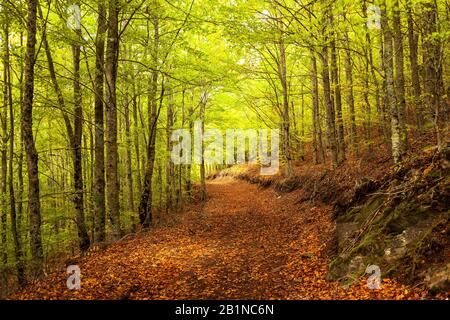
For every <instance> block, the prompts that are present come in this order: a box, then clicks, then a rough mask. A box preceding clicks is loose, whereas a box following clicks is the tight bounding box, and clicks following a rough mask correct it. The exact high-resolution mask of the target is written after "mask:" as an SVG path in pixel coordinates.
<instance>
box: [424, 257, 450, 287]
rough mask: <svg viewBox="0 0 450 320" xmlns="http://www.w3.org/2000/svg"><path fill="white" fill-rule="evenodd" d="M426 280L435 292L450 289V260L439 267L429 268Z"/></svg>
mask: <svg viewBox="0 0 450 320" xmlns="http://www.w3.org/2000/svg"><path fill="white" fill-rule="evenodd" d="M424 280H425V284H426V285H427V287H428V288H429V289H430V290H431V292H433V293H438V292H448V291H450V262H449V263H447V264H446V265H444V266H441V267H439V268H430V269H428V270H427V272H426V274H425V279H424Z"/></svg>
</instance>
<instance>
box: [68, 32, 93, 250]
mask: <svg viewBox="0 0 450 320" xmlns="http://www.w3.org/2000/svg"><path fill="white" fill-rule="evenodd" d="M75 33H76V36H77V39H76V40H75V41H76V42H75V43H74V44H72V52H73V69H74V81H73V96H74V121H73V123H74V130H73V141H72V148H73V184H74V189H75V194H74V198H73V202H74V205H75V217H76V222H77V227H78V240H79V246H80V250H81V252H85V251H86V250H87V249H89V246H90V240H89V235H88V232H87V229H86V224H85V221H84V185H83V162H82V155H81V141H82V138H83V105H82V95H81V85H80V53H81V48H80V41H81V39H82V37H81V29H79V30H75Z"/></svg>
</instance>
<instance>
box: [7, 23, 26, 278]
mask: <svg viewBox="0 0 450 320" xmlns="http://www.w3.org/2000/svg"><path fill="white" fill-rule="evenodd" d="M4 34H5V39H4V41H5V71H4V72H5V74H7V77H6V80H7V82H6V83H5V87H6V88H7V91H8V105H9V180H8V185H9V205H10V211H9V215H10V223H11V235H12V239H13V244H14V257H15V265H16V272H17V280H18V283H19V286H20V287H22V286H23V285H24V284H25V269H24V265H23V260H22V255H23V253H22V246H21V242H20V235H19V233H18V228H17V217H16V199H15V193H14V168H13V159H14V109H13V98H12V82H11V67H10V54H9V23H8V22H6V23H5V25H4Z"/></svg>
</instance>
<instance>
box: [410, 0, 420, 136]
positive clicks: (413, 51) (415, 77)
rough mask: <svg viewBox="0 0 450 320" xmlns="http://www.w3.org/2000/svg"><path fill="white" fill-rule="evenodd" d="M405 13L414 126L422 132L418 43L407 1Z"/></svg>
mask: <svg viewBox="0 0 450 320" xmlns="http://www.w3.org/2000/svg"><path fill="white" fill-rule="evenodd" d="M406 12H407V15H408V44H409V63H410V66H411V82H412V88H413V97H414V98H413V105H414V111H415V114H416V124H417V128H418V129H419V131H422V130H423V126H424V118H423V106H422V90H421V87H420V77H419V63H418V43H419V36H418V35H417V33H415V32H414V18H413V13H412V8H411V0H407V6H406Z"/></svg>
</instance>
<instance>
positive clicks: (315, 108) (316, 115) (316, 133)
mask: <svg viewBox="0 0 450 320" xmlns="http://www.w3.org/2000/svg"><path fill="white" fill-rule="evenodd" d="M310 56H311V97H312V125H313V157H314V163H315V164H318V163H322V162H323V161H324V158H323V145H322V134H321V130H320V112H319V82H318V80H317V60H316V53H315V52H314V49H313V48H311V49H310Z"/></svg>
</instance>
